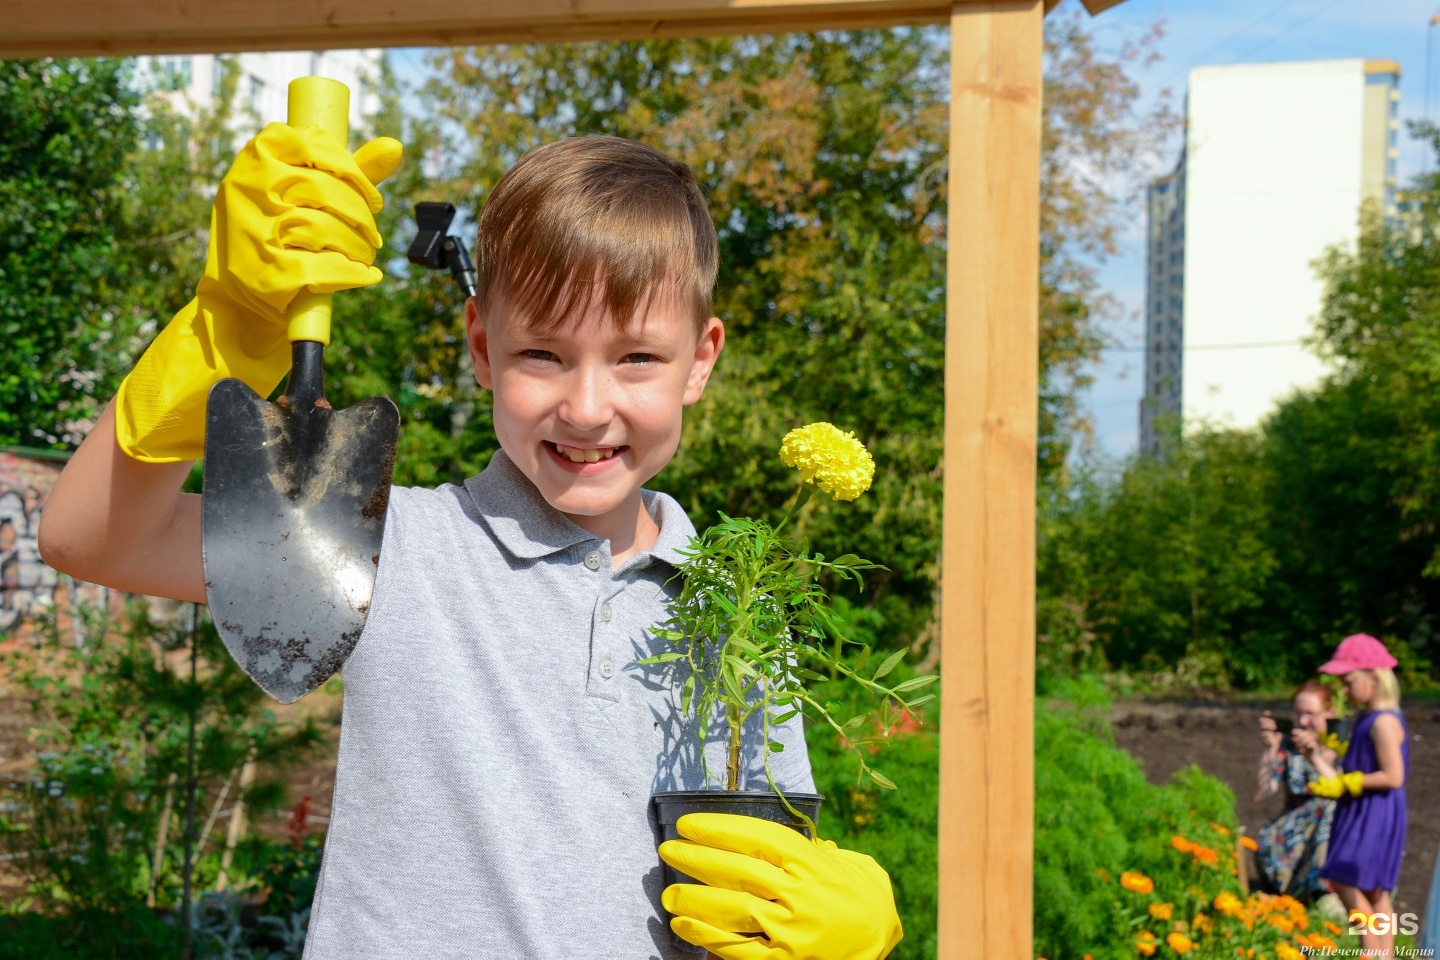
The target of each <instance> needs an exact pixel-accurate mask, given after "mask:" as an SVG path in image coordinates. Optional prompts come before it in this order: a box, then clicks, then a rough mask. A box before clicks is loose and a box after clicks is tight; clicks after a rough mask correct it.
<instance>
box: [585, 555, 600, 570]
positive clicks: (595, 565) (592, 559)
mask: <svg viewBox="0 0 1440 960" xmlns="http://www.w3.org/2000/svg"><path fill="white" fill-rule="evenodd" d="M585 566H586V567H587V568H589V569H591V570H599V569H600V551H599V550H591V551H590V552H589V553H587V554H585Z"/></svg>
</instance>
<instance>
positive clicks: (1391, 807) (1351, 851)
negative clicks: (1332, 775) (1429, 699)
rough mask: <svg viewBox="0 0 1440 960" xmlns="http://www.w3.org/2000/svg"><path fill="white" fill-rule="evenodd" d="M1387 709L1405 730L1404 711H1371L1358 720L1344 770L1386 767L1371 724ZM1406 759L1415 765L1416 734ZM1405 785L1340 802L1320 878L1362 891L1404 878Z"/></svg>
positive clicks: (1403, 748)
mask: <svg viewBox="0 0 1440 960" xmlns="http://www.w3.org/2000/svg"><path fill="white" fill-rule="evenodd" d="M1382 713H1393V714H1395V718H1396V719H1397V720H1399V721H1400V729H1401V730H1404V729H1405V718H1404V716H1402V715H1401V713H1400V711H1399V710H1375V711H1366V712H1365V713H1363V714H1361V715H1360V719H1359V720H1357V721H1356V723H1355V730H1354V732H1353V733H1352V734H1351V735H1350V749H1349V750H1347V751H1346V753H1345V762H1344V764H1343V765H1342V769H1343V770H1344V771H1345V772H1346V773H1352V772H1354V771H1356V770H1358V771H1360V772H1361V773H1374V772H1376V771H1377V770H1379V769H1380V763H1379V760H1378V759H1377V758H1376V756H1375V744H1374V742H1373V741H1372V740H1371V739H1370V728H1371V727H1373V726H1374V725H1375V718H1376V717H1378V716H1379V715H1380V714H1382ZM1400 757H1401V759H1402V760H1403V761H1404V764H1405V769H1406V771H1409V769H1410V737H1409V735H1408V734H1406V736H1405V739H1404V740H1402V741H1401V743H1400ZM1405 826H1406V810H1405V788H1404V787H1400V788H1399V789H1397V790H1366V791H1365V792H1364V793H1362V794H1360V796H1358V797H1352V796H1350V795H1349V794H1346V795H1345V796H1343V797H1341V798H1340V799H1339V800H1338V801H1337V802H1336V804H1335V822H1334V825H1333V826H1332V827H1331V829H1330V852H1329V856H1328V857H1326V859H1325V865H1324V866H1323V867H1321V868H1320V876H1322V877H1324V878H1325V879H1327V880H1333V881H1335V882H1336V883H1343V884H1345V885H1347V886H1351V887H1358V888H1359V889H1361V890H1393V889H1395V884H1396V882H1397V881H1398V880H1399V879H1400V859H1401V857H1403V856H1404V854H1405Z"/></svg>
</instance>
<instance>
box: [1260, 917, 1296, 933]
mask: <svg viewBox="0 0 1440 960" xmlns="http://www.w3.org/2000/svg"><path fill="white" fill-rule="evenodd" d="M1265 922H1266V923H1268V924H1270V926H1272V927H1274V928H1275V929H1276V930H1279V931H1280V932H1281V933H1293V932H1294V931H1295V921H1293V920H1291V919H1290V918H1289V917H1287V916H1285V915H1284V914H1282V913H1272V914H1270V916H1268V917H1266V918H1265Z"/></svg>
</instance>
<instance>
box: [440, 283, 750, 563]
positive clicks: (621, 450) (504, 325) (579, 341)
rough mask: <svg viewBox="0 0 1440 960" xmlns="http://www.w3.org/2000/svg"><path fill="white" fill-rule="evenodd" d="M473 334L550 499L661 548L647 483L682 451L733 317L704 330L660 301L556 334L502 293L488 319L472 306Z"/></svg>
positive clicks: (523, 459) (511, 437)
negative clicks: (685, 422) (651, 531)
mask: <svg viewBox="0 0 1440 960" xmlns="http://www.w3.org/2000/svg"><path fill="white" fill-rule="evenodd" d="M466 329H467V331H468V334H469V340H470V354H471V359H472V360H473V361H474V365H475V380H476V381H477V382H478V383H479V384H480V386H482V387H484V388H485V389H487V390H490V391H491V392H492V393H493V394H494V410H495V413H494V416H495V433H496V435H497V436H498V437H499V440H500V446H501V447H502V448H503V449H504V450H505V452H506V453H507V454H508V455H509V456H510V459H511V460H513V461H514V462H515V464H516V466H518V467H519V468H520V470H521V472H523V473H524V474H525V476H526V477H528V478H529V479H530V482H531V483H533V484H535V486H536V488H537V489H539V491H540V493H541V495H542V496H544V497H545V499H546V501H547V502H549V504H550V505H551V506H553V507H554V508H555V509H557V510H559V511H560V512H561V513H563V514H565V515H566V516H567V517H569V518H570V519H571V520H572V521H573V522H575V523H576V524H577V525H579V526H580V527H582V528H584V529H586V530H588V531H590V532H591V533H593V534H595V535H596V536H598V537H602V538H604V539H608V540H612V541H616V542H617V544H618V543H624V544H627V545H629V544H632V543H633V542H634V541H635V540H636V539H637V537H638V538H639V539H640V540H647V539H649V540H650V542H648V543H638V544H636V546H637V548H639V549H645V548H648V547H649V546H651V545H653V539H650V538H647V537H646V536H645V533H644V530H645V527H646V525H647V524H648V516H646V515H645V512H644V508H643V505H642V503H641V500H640V487H641V486H642V485H643V484H645V483H646V482H647V481H649V480H650V479H651V478H652V477H654V476H655V474H657V473H659V472H660V470H661V468H663V467H664V466H665V464H667V463H669V462H670V458H671V457H672V456H674V454H675V448H676V447H677V446H678V445H679V442H680V424H681V411H682V410H683V408H684V407H686V406H688V405H690V404H692V403H694V402H695V401H696V400H699V399H700V396H701V394H702V393H704V391H705V384H706V382H707V381H708V379H709V377H710V371H711V370H712V369H713V368H714V366H715V361H716V359H717V358H718V357H719V355H720V351H721V349H723V347H724V345H725V328H724V326H723V325H722V324H721V322H720V321H719V320H718V319H716V318H714V317H711V318H710V319H709V320H707V321H706V322H705V324H704V325H703V327H702V328H701V329H700V330H699V331H697V329H696V325H695V322H694V319H693V314H692V312H691V311H690V310H689V309H688V308H687V306H686V305H684V304H682V303H681V302H680V301H679V300H678V298H673V297H669V296H666V297H659V296H657V297H655V298H652V302H651V303H650V304H648V305H644V306H642V307H641V309H640V310H639V311H638V312H637V314H636V316H635V317H634V318H632V320H631V322H630V323H629V324H628V325H627V327H626V329H625V330H623V331H621V330H617V329H616V328H615V325H614V324H613V323H612V322H611V320H610V318H609V317H608V316H607V315H606V314H605V308H604V306H603V305H592V306H591V307H589V308H588V309H587V310H586V311H585V313H584V314H582V315H581V316H578V317H575V318H572V319H571V321H570V322H568V323H567V324H566V325H564V326H563V327H561V328H560V329H559V330H557V331H555V332H554V333H552V334H549V335H545V334H541V333H537V332H533V331H530V330H528V329H527V327H526V325H525V323H524V317H522V316H520V315H518V314H517V313H516V312H515V311H514V310H512V308H511V307H510V305H509V303H508V302H507V300H506V298H505V296H504V295H503V294H495V295H492V297H491V301H490V304H489V306H488V308H487V309H486V310H485V313H484V314H483V315H481V313H480V311H479V309H478V308H477V305H476V303H475V301H474V300H471V301H470V302H469V303H468V304H467V305H466ZM651 526H653V524H652V525H651ZM627 552H628V551H627Z"/></svg>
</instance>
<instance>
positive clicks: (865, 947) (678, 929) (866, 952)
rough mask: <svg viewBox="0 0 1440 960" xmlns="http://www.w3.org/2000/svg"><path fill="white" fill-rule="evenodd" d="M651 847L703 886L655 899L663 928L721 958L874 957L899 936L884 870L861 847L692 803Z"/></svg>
mask: <svg viewBox="0 0 1440 960" xmlns="http://www.w3.org/2000/svg"><path fill="white" fill-rule="evenodd" d="M676 828H677V829H678V830H679V831H680V835H681V836H682V837H685V838H686V839H684V840H668V841H666V842H665V843H662V844H661V845H660V857H661V859H663V860H664V861H665V862H666V863H668V864H670V865H671V866H672V867H674V868H676V869H677V870H680V871H681V872H683V873H686V874H689V875H690V876H692V877H694V878H695V879H696V880H699V881H701V882H702V883H703V884H705V886H701V885H700V884H693V883H677V884H672V885H671V886H669V887H666V888H665V892H664V893H663V894H662V896H661V899H662V902H663V903H664V905H665V909H666V910H669V911H670V912H671V913H672V914H674V919H673V920H672V921H671V922H670V928H671V929H672V930H674V931H675V933H677V934H679V936H680V937H682V938H683V939H685V940H687V941H689V942H690V943H693V944H695V945H696V946H700V947H704V948H705V949H707V950H709V951H710V952H711V953H713V954H715V955H716V956H718V957H721V958H723V960H879V958H881V957H884V956H886V955H887V954H888V953H889V952H890V951H891V950H892V949H893V948H894V946H895V944H897V943H899V942H900V937H901V936H902V932H901V928H900V917H899V915H898V914H897V913H896V912H895V898H894V895H893V893H892V892H891V889H890V877H889V875H888V874H886V873H885V871H884V870H883V869H882V868H881V867H880V865H879V864H877V863H876V862H875V861H874V860H872V859H871V858H870V857H867V856H865V855H864V854H862V853H856V852H854V851H852V850H842V849H840V848H839V847H837V846H835V844H834V843H832V842H830V841H828V840H807V839H806V838H805V837H803V836H801V835H800V834H799V833H797V832H795V831H794V830H791V829H790V828H789V827H785V826H781V825H780V824H778V823H771V822H769V821H768V820H760V819H757V818H755V817H742V816H734V815H730V814H723V813H692V814H689V815H687V816H684V817H681V818H680V820H679V822H678V823H677V824H676Z"/></svg>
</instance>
